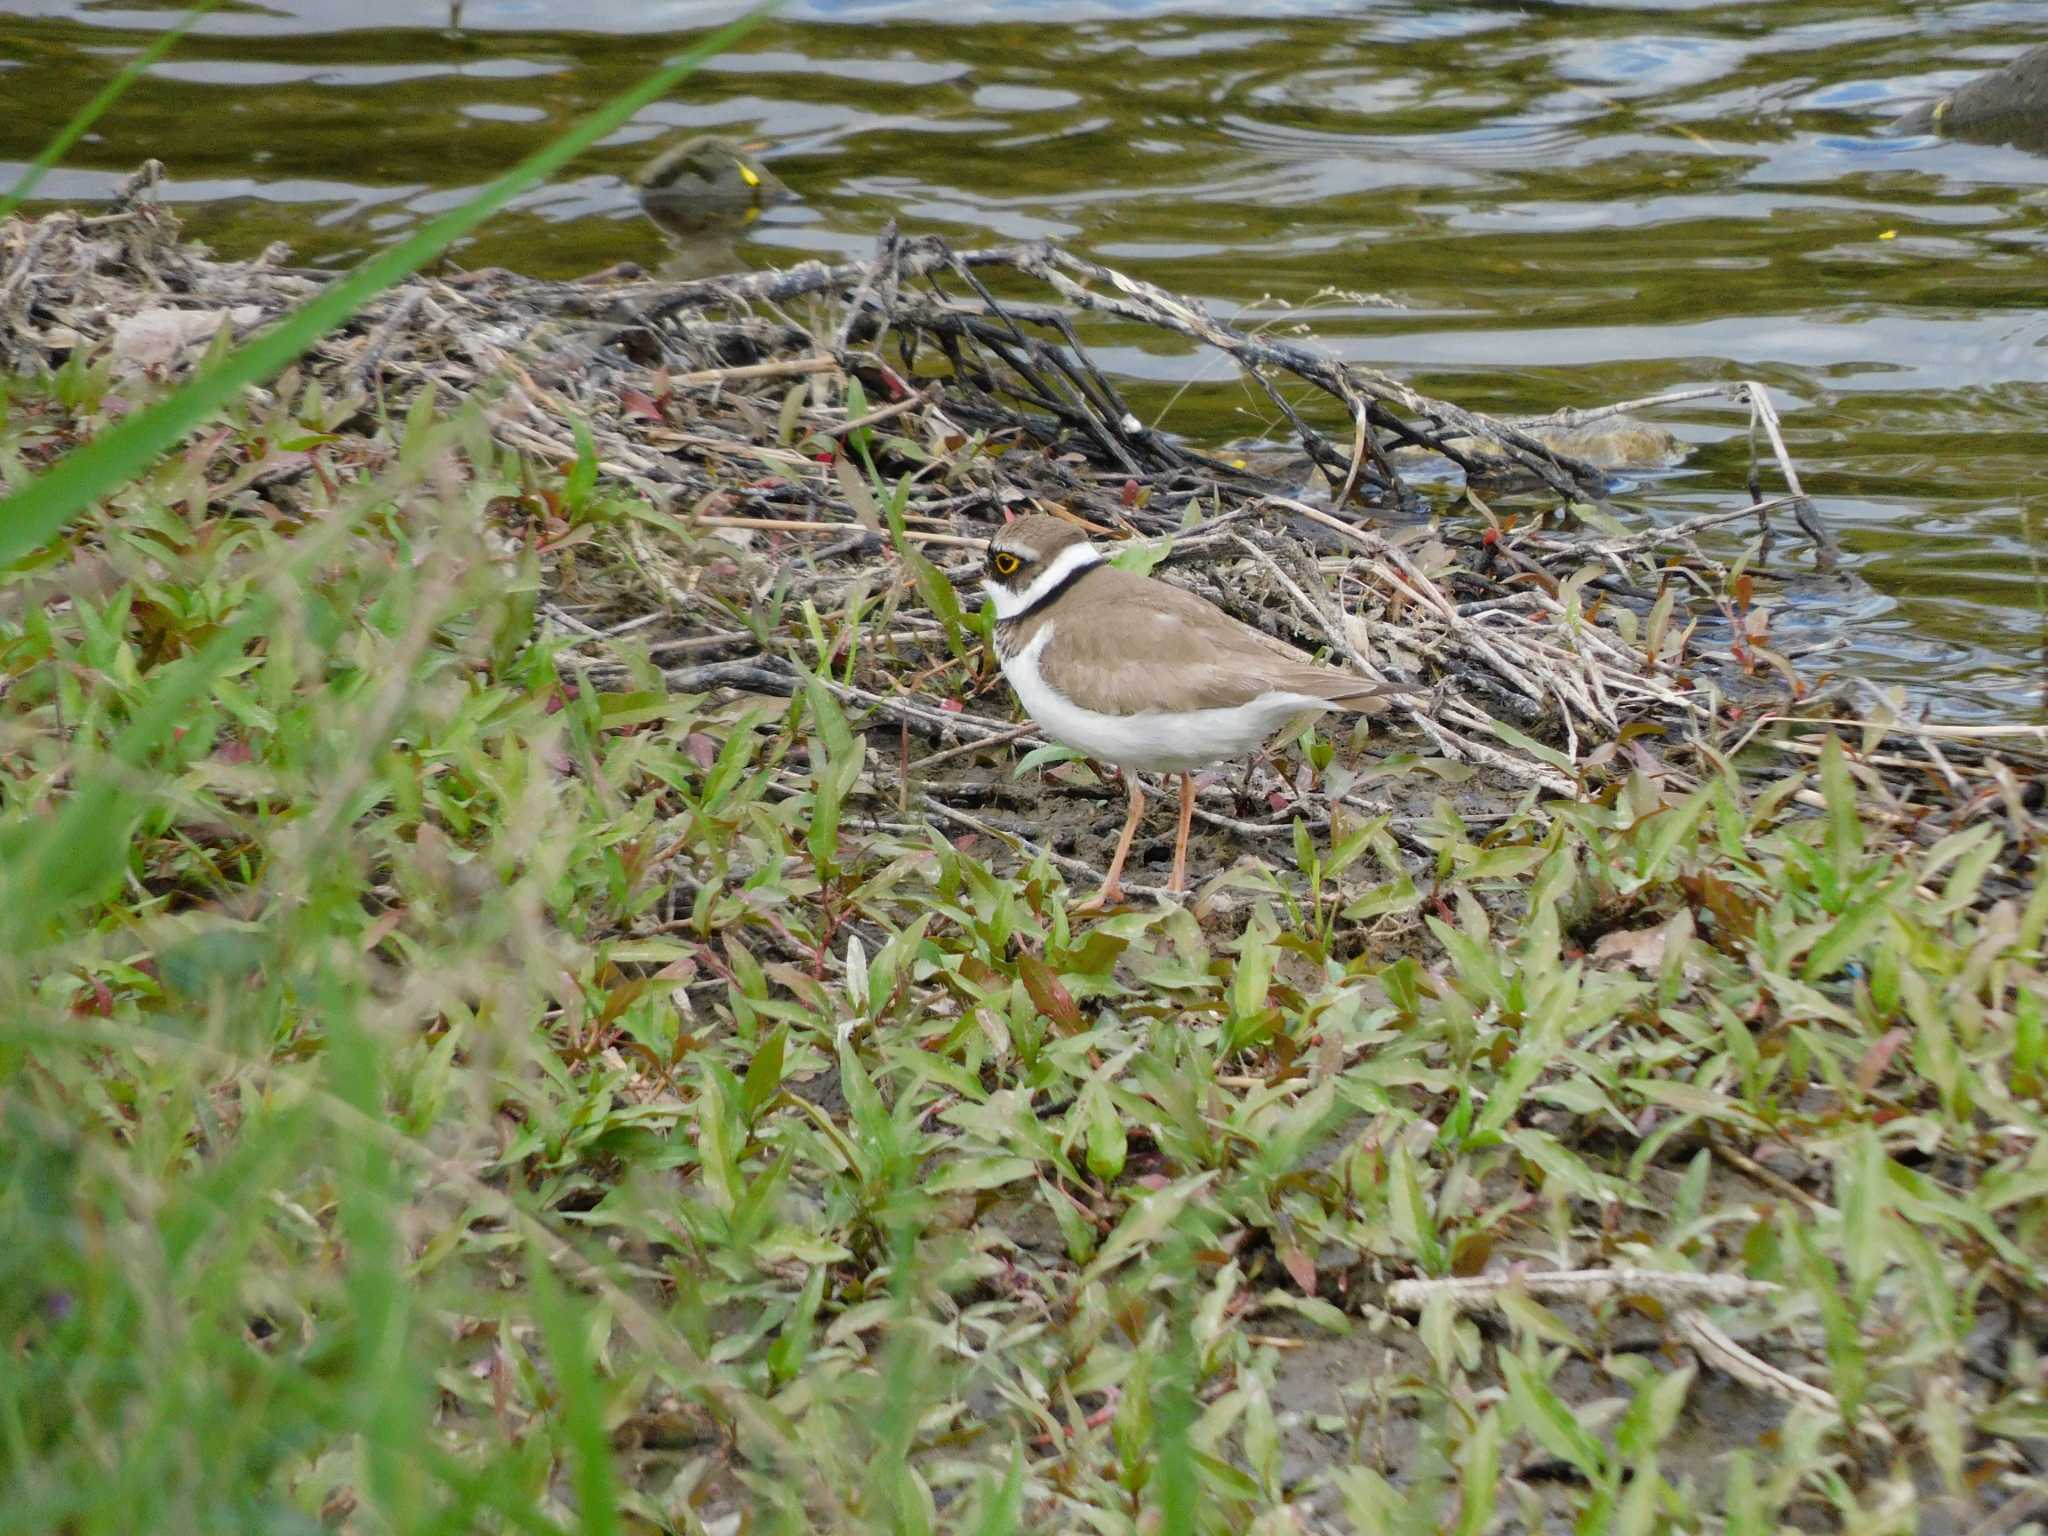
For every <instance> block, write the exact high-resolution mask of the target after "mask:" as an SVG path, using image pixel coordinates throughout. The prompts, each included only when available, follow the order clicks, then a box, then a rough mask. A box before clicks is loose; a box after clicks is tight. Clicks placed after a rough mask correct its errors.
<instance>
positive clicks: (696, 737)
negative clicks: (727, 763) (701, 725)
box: [683, 731, 718, 773]
mask: <svg viewBox="0 0 2048 1536" xmlns="http://www.w3.org/2000/svg"><path fill="white" fill-rule="evenodd" d="M683 755H684V756H685V757H687V758H688V759H689V760H690V761H691V762H693V763H695V764H696V765H697V766H698V767H699V768H702V769H703V770H704V771H705V772H706V773H709V772H710V771H711V769H712V767H713V765H714V764H716V763H717V761H718V743H717V742H716V741H714V740H713V739H712V738H711V737H709V736H706V735H705V734H704V733H703V732H702V731H692V732H690V734H689V735H687V736H685V737H684V738H683Z"/></svg>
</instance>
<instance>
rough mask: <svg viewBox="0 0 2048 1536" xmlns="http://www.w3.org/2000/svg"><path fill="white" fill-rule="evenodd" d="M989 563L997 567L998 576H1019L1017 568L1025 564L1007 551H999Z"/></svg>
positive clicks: (990, 558) (991, 557)
mask: <svg viewBox="0 0 2048 1536" xmlns="http://www.w3.org/2000/svg"><path fill="white" fill-rule="evenodd" d="M988 563H989V564H990V565H992V566H994V567H995V572H996V574H997V575H998V576H1014V575H1016V574H1017V567H1018V566H1020V565H1022V564H1023V563H1024V562H1023V561H1022V560H1019V559H1018V558H1017V557H1016V556H1015V555H1013V554H1011V553H1010V552H1009V551H1008V550H1007V549H999V550H997V551H996V552H995V554H993V555H992V556H990V557H989V562H988Z"/></svg>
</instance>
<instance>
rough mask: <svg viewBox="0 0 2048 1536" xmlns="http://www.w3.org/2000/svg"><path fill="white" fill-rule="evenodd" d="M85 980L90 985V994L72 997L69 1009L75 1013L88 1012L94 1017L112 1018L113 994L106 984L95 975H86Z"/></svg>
mask: <svg viewBox="0 0 2048 1536" xmlns="http://www.w3.org/2000/svg"><path fill="white" fill-rule="evenodd" d="M85 980H86V982H87V984H88V985H90V986H91V988H92V993H91V995H90V996H85V997H77V998H74V999H72V1002H71V1011H72V1012H73V1013H76V1014H89V1015H91V1016H92V1017H94V1018H101V1019H110V1018H112V1017H113V1016H114V994H113V993H112V992H110V991H109V990H108V989H107V984H106V983H105V982H104V981H102V980H100V978H99V977H97V976H88V977H86V978H85Z"/></svg>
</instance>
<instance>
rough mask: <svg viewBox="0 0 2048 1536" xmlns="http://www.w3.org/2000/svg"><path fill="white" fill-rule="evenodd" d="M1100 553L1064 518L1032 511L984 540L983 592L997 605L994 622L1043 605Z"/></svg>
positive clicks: (1099, 558)
mask: <svg viewBox="0 0 2048 1536" xmlns="http://www.w3.org/2000/svg"><path fill="white" fill-rule="evenodd" d="M1101 563H1102V551H1101V550H1099V549H1097V548H1096V547H1095V546H1094V545H1093V544H1090V543H1089V542H1088V535H1087V534H1086V533H1085V532H1084V531H1083V530H1081V529H1079V528H1077V527H1075V526H1074V525H1073V524H1072V523H1070V522H1068V521H1067V520H1066V519H1065V518H1060V517H1054V516H1052V515H1051V514H1050V513H1046V512H1034V513H1032V514H1031V515H1030V516H1029V517H1020V518H1018V519H1017V521H1016V522H1014V523H1011V524H1010V525H1009V526H1008V527H1006V528H1005V529H1003V530H1002V532H1000V533H998V534H997V535H996V536H995V537H994V538H992V539H990V540H989V541H988V563H987V564H986V565H984V566H983V567H982V573H981V589H982V591H984V592H986V593H987V594H988V599H989V601H990V602H992V603H994V604H995V605H996V617H997V618H999V619H1014V618H1016V617H1018V616H1019V615H1021V614H1025V613H1028V612H1030V611H1031V610H1032V609H1033V608H1036V607H1037V606H1038V605H1039V604H1040V603H1042V602H1044V601H1046V600H1047V599H1048V598H1050V597H1051V596H1052V595H1053V594H1054V593H1055V592H1057V591H1058V590H1059V589H1060V588H1062V587H1064V586H1065V585H1066V584H1067V583H1068V582H1069V581H1071V580H1073V579H1074V578H1075V577H1077V576H1079V575H1080V574H1081V572H1083V571H1085V570H1087V569H1088V567H1089V566H1091V565H1100V564H1101Z"/></svg>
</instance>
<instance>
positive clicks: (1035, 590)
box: [981, 544, 1102, 619]
mask: <svg viewBox="0 0 2048 1536" xmlns="http://www.w3.org/2000/svg"><path fill="white" fill-rule="evenodd" d="M1100 564H1102V551H1101V550H1099V549H1097V548H1096V547H1095V546H1094V545H1093V544H1069V545H1068V546H1067V547H1066V548H1065V549H1063V550H1061V551H1060V552H1059V553H1058V554H1057V555H1054V556H1053V558H1052V563H1051V564H1050V565H1048V566H1047V567H1046V568H1045V569H1044V570H1042V571H1040V572H1039V573H1038V574H1037V575H1036V576H1034V577H1032V578H1031V584H1030V585H1029V586H1027V587H1025V589H1024V590H1023V591H1022V592H1012V591H1011V590H1010V589H1009V588H1007V587H999V586H997V585H996V584H995V583H994V582H992V581H984V582H983V583H982V584H981V589H982V591H984V592H986V593H987V594H988V598H989V601H990V602H992V603H994V604H995V605H996V617H997V618H999V619H1014V618H1015V617H1016V616H1017V615H1018V614H1020V613H1027V612H1029V611H1030V609H1031V605H1032V604H1033V603H1036V602H1037V601H1038V600H1039V599H1040V598H1042V597H1044V596H1045V594H1046V593H1048V592H1050V591H1051V590H1052V589H1053V588H1054V587H1056V586H1058V585H1059V584H1060V583H1061V582H1063V581H1065V580H1066V579H1067V578H1068V577H1069V576H1071V575H1073V574H1074V573H1075V572H1076V571H1081V570H1086V569H1087V568H1088V567H1089V566H1091V565H1100Z"/></svg>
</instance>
